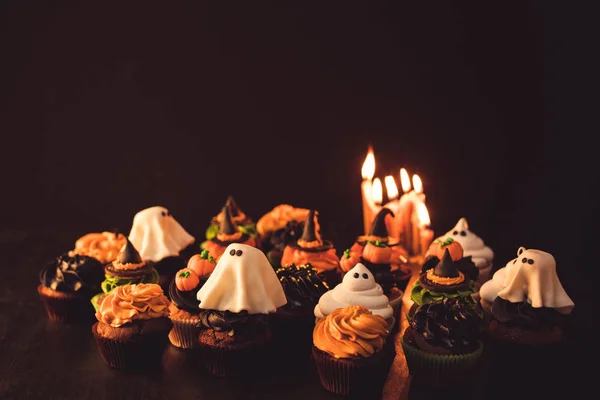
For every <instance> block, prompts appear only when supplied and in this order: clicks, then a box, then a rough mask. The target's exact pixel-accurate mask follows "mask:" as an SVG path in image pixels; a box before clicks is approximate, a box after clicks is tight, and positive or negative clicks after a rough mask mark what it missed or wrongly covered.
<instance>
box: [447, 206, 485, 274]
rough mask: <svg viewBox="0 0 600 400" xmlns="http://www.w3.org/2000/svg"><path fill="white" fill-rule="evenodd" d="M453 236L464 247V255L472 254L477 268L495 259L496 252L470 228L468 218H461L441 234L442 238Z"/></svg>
mask: <svg viewBox="0 0 600 400" xmlns="http://www.w3.org/2000/svg"><path fill="white" fill-rule="evenodd" d="M447 237H451V238H452V239H454V240H456V241H457V242H458V243H460V245H461V246H462V248H463V256H464V257H468V256H471V260H472V261H473V263H474V264H475V266H476V267H477V268H483V267H485V266H488V265H490V264H491V263H492V261H493V260H494V252H493V251H492V249H491V248H489V247H488V246H486V245H485V243H484V242H483V239H481V238H480V237H479V236H477V235H476V234H474V233H473V232H471V231H470V230H469V224H468V223H467V219H466V218H464V217H463V218H461V219H459V220H458V222H457V223H456V226H455V227H454V228H452V229H451V230H449V231H448V232H446V234H445V235H443V236H440V237H439V239H440V240H442V241H443V240H444V239H445V238H447Z"/></svg>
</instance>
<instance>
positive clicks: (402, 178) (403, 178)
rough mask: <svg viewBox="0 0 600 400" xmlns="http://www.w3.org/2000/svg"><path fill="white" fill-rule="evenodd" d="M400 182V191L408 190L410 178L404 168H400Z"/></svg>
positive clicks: (406, 191) (405, 191)
mask: <svg viewBox="0 0 600 400" xmlns="http://www.w3.org/2000/svg"><path fill="white" fill-rule="evenodd" d="M400 183H401V184H402V191H403V192H404V193H408V192H410V187H411V186H410V178H409V177H408V172H406V169H405V168H400Z"/></svg>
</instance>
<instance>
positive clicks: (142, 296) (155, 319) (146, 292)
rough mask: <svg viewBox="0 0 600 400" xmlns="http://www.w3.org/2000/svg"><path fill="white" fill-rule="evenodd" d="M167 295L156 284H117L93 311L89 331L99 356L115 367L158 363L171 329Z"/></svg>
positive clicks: (143, 365)
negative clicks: (94, 315) (93, 322)
mask: <svg viewBox="0 0 600 400" xmlns="http://www.w3.org/2000/svg"><path fill="white" fill-rule="evenodd" d="M168 317H169V299H167V298H166V296H164V294H163V291H162V289H161V288H160V286H159V285H156V284H144V283H140V284H132V285H124V286H119V287H117V288H116V289H115V290H113V291H112V292H110V293H109V294H108V296H106V298H105V299H104V301H103V302H102V304H101V305H100V308H99V309H98V311H97V312H96V318H97V319H98V322H96V323H95V324H94V325H93V326H92V333H93V335H94V338H95V339H96V344H97V346H98V350H99V351H100V354H101V356H102V359H103V360H104V361H105V362H106V364H107V365H108V366H110V367H111V368H116V369H129V368H141V367H149V366H157V365H160V361H161V356H162V353H163V350H164V347H165V345H166V344H167V341H168V338H167V335H168V332H169V330H170V329H171V321H170V320H169V318H168Z"/></svg>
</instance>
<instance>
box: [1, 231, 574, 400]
mask: <svg viewBox="0 0 600 400" xmlns="http://www.w3.org/2000/svg"><path fill="white" fill-rule="evenodd" d="M79 233H80V232H64V231H60V229H59V230H57V229H46V230H41V229H40V230H36V231H35V232H31V231H10V232H6V231H1V230H0V262H1V264H0V265H1V268H2V278H3V279H2V280H0V399H3V400H4V399H48V400H50V399H61V400H62V399H65V400H68V399H77V400H87V399H213V398H216V399H245V400H249V399H334V398H337V397H336V396H333V395H331V394H329V393H328V392H326V391H325V390H324V389H323V388H322V387H321V385H320V383H319V381H318V378H317V375H316V371H315V369H314V366H313V365H312V363H311V362H310V360H307V362H306V363H304V364H303V363H300V364H298V363H295V364H297V365H296V367H295V368H293V369H290V367H289V366H287V365H281V366H265V365H261V364H260V363H258V362H257V368H260V369H263V370H264V374H261V375H262V376H260V377H259V378H255V379H253V380H237V381H236V380H228V379H216V378H213V377H211V376H209V375H207V374H205V373H204V372H203V371H202V370H200V369H199V368H198V367H197V363H196V362H195V360H194V359H193V357H191V356H189V353H188V352H184V351H180V350H179V349H177V348H175V347H173V346H171V345H169V346H168V347H167V349H166V351H165V353H164V357H163V363H162V367H161V368H159V369H155V370H147V371H131V372H124V371H115V370H112V369H110V368H108V367H107V366H106V365H105V364H104V362H103V361H102V359H101V357H100V354H99V353H98V351H97V349H96V344H95V342H94V339H93V337H92V334H91V331H90V326H91V324H81V325H63V324H57V323H54V322H51V321H49V320H48V318H47V317H46V314H45V311H44V308H43V306H42V304H41V302H40V300H39V298H38V295H37V291H36V286H37V284H38V272H39V269H40V267H41V266H43V265H44V263H45V262H47V261H48V260H51V259H52V258H53V257H55V256H56V255H57V254H58V253H60V252H61V249H69V248H70V246H71V245H72V243H73V238H76V237H77V235H78V234H79ZM404 300H405V301H404V305H403V310H404V311H405V310H406V307H408V306H409V305H410V303H409V301H407V297H406V295H405V298H404ZM400 323H401V324H402V326H401V330H400V332H401V331H402V330H403V329H404V327H405V320H404V319H401V321H400ZM397 353H398V355H397V357H396V360H395V362H394V365H393V366H392V369H391V372H390V375H389V377H388V380H387V383H386V386H385V388H384V392H383V398H384V399H385V400H392V399H394V400H395V399H406V398H410V399H421V398H423V399H426V398H432V397H433V398H438V397H439V396H442V397H440V398H443V399H448V398H453V397H459V398H462V399H469V398H473V399H475V398H478V399H483V398H505V397H503V396H502V395H500V393H506V390H505V391H503V390H500V389H502V388H504V389H507V388H511V387H512V386H511V385H512V383H511V382H510V381H507V380H506V377H502V378H498V379H495V376H494V375H490V374H488V373H487V372H488V370H486V369H485V368H482V370H481V371H480V373H479V375H478V376H474V378H473V384H472V385H470V386H469V387H467V388H457V389H456V390H455V391H448V390H445V391H439V390H436V389H433V388H426V387H418V386H415V385H408V383H409V381H410V378H409V371H408V368H407V366H406V363H405V359H404V355H403V353H402V349H401V346H400V345H399V344H398V345H397ZM489 362H490V360H488V364H486V365H489ZM569 362H572V363H574V365H576V363H575V359H573V360H570V361H569V360H563V361H560V360H557V364H556V369H557V370H559V371H560V370H565V372H566V371H568V370H570V369H568V368H565V367H564V366H565V365H568V363H569ZM491 363H492V364H493V360H491ZM565 363H567V364H565ZM272 367H275V368H272ZM507 376H509V377H510V374H509V375H507ZM520 382H521V383H523V381H520ZM525 382H526V381H525ZM567 383H568V382H567ZM515 385H517V384H516V383H515ZM553 385H554V390H553V393H554V394H556V393H558V392H559V391H560V390H562V389H564V388H567V387H568V386H569V385H568V384H566V383H563V384H560V385H558V383H557V382H554V383H553ZM516 387H517V386H515V388H516ZM507 390H508V389H507ZM510 393H512V394H513V398H518V397H519V396H518V393H519V391H518V390H517V389H515V391H514V393H513V392H510ZM482 396H484V397H482Z"/></svg>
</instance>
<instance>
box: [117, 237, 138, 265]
mask: <svg viewBox="0 0 600 400" xmlns="http://www.w3.org/2000/svg"><path fill="white" fill-rule="evenodd" d="M126 239H127V241H126V242H125V245H124V246H123V248H122V249H121V251H120V252H119V256H118V257H117V259H118V260H119V262H120V263H121V264H140V263H141V262H143V260H142V256H141V255H140V253H139V252H138V251H137V249H136V248H135V247H134V246H133V244H132V243H131V242H130V241H129V238H126Z"/></svg>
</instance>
